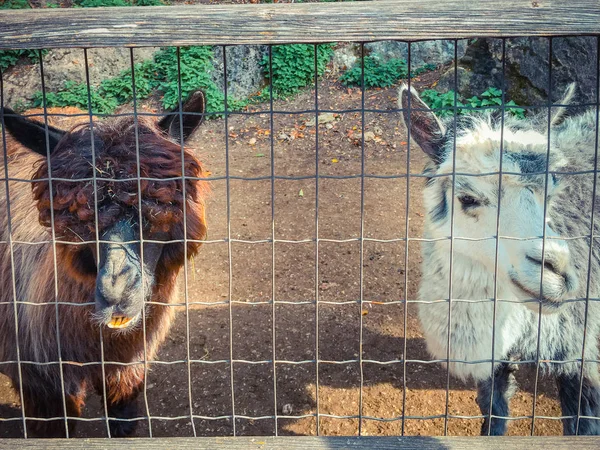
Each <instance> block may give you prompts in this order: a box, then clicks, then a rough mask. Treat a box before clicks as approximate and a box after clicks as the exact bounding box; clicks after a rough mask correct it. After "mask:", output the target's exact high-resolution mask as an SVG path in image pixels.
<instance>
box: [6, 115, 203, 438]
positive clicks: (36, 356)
mask: <svg viewBox="0 0 600 450" xmlns="http://www.w3.org/2000/svg"><path fill="white" fill-rule="evenodd" d="M58 112H61V113H64V111H60V110H52V109H50V110H49V113H50V114H52V113H58ZM73 112H74V111H73V110H72V109H71V110H70V111H67V113H73ZM79 113H81V112H79ZM79 122H80V124H77V125H75V126H74V127H73V128H72V129H71V131H70V132H69V133H67V134H66V135H65V136H64V137H63V138H62V140H61V142H60V144H59V146H58V147H57V148H56V150H55V151H54V152H53V153H52V155H51V158H50V159H51V175H52V186H51V188H50V183H49V182H48V181H47V179H46V178H47V177H48V175H49V171H48V165H47V161H46V158H43V157H40V156H39V155H37V154H35V153H33V152H32V151H30V150H28V149H25V148H23V147H22V146H20V145H19V144H18V143H17V142H15V140H14V139H12V138H11V136H10V135H9V134H7V133H5V135H6V136H5V138H6V142H7V155H8V159H7V161H6V162H7V165H8V173H9V176H10V177H11V178H19V179H24V180H33V182H20V181H10V183H9V197H10V204H9V205H7V201H6V200H7V192H6V188H5V183H4V181H2V183H1V185H0V286H2V288H1V290H0V371H2V372H4V373H5V374H7V375H8V376H9V377H10V378H11V379H12V380H13V383H14V386H15V389H16V390H17V391H19V389H20V388H22V390H23V402H24V404H23V407H24V408H25V414H26V416H28V417H42V418H48V417H63V416H64V409H63V395H62V392H63V386H62V383H61V376H60V370H61V367H60V366H59V364H58V363H57V361H59V356H60V359H62V361H63V364H62V371H63V375H64V392H65V394H66V395H65V401H66V407H67V414H68V415H69V416H73V417H77V416H79V415H80V412H81V408H82V406H83V402H84V399H85V396H86V394H87V392H88V391H89V389H95V390H96V392H98V393H99V394H102V392H103V390H104V389H103V384H105V387H106V394H107V399H106V400H107V403H108V407H109V416H111V417H130V416H132V415H135V414H133V412H135V409H133V412H132V411H130V409H131V402H132V401H133V400H135V397H136V396H137V393H138V391H139V390H140V389H141V388H142V386H143V381H144V366H143V363H141V362H142V361H144V360H151V359H153V358H154V356H155V354H156V352H157V349H158V347H159V345H160V344H161V343H162V341H163V340H164V338H165V336H166V334H167V332H168V330H169V327H170V325H171V321H172V317H173V308H172V307H169V306H168V303H169V302H170V301H171V299H173V298H174V297H175V296H176V278H177V275H178V273H179V270H180V269H181V267H182V265H183V263H184V247H183V244H182V243H172V244H167V245H165V246H164V249H163V253H162V254H161V257H160V259H159V262H158V265H157V268H156V271H155V274H154V276H155V283H154V290H153V294H152V298H151V299H150V300H151V301H152V302H155V303H159V305H156V304H151V305H149V306H147V307H146V348H147V354H146V355H144V342H143V334H142V329H141V327H138V328H135V329H133V330H131V331H129V332H127V333H124V332H123V331H122V330H112V329H109V328H105V327H103V328H102V329H100V327H99V326H98V325H96V324H95V323H94V321H93V320H92V318H91V315H92V313H93V311H94V305H93V303H94V289H95V278H96V273H95V271H93V272H92V271H86V270H84V269H83V268H84V266H85V264H84V263H85V261H84V263H82V258H83V259H85V258H86V257H88V258H89V255H90V253H89V252H88V253H87V254H86V253H85V252H86V249H89V247H90V245H72V244H67V243H65V244H60V243H58V244H56V246H55V247H56V256H55V255H54V250H53V245H52V244H51V243H49V242H48V241H50V240H51V238H52V235H51V229H50V225H51V224H50V221H51V219H50V197H51V196H52V199H53V202H52V203H53V207H54V225H55V233H56V239H57V240H63V241H69V242H82V241H93V240H94V239H96V234H95V214H94V210H95V208H96V207H97V210H98V228H99V231H100V233H102V231H103V230H104V229H106V228H107V227H109V226H111V225H112V224H114V223H115V221H116V220H117V219H123V218H127V219H130V220H131V221H132V223H133V222H136V223H137V222H138V217H139V211H138V207H139V199H138V182H137V180H136V179H135V178H136V177H137V162H136V161H137V158H136V151H135V149H136V141H135V127H134V122H133V119H132V118H121V119H116V120H115V119H110V120H106V121H101V122H95V124H94V143H95V155H96V168H95V170H96V176H97V200H98V204H97V205H96V204H95V203H94V189H93V188H94V186H93V182H92V181H78V180H77V179H81V178H91V177H92V176H93V172H92V171H93V170H94V168H93V164H92V153H91V145H90V141H91V135H90V129H89V124H88V123H87V119H86V118H79ZM0 147H1V146H0ZM139 150H140V152H139V160H140V169H139V170H140V175H141V176H142V177H148V178H157V179H164V178H174V177H181V170H182V163H181V155H182V151H181V146H180V145H179V144H177V143H175V142H174V141H172V140H170V139H168V137H167V136H166V135H165V134H164V133H163V132H161V131H160V130H159V129H158V128H157V126H156V124H155V123H154V122H153V121H147V120H143V119H140V122H139ZM4 158H5V157H4V155H0V167H2V169H0V174H2V176H3V175H4V169H3V167H4V164H5V160H4ZM184 161H185V164H184V165H185V176H186V177H190V178H191V179H190V178H188V179H187V180H186V186H185V188H186V198H185V199H184V196H183V185H182V181H181V178H179V179H173V180H167V181H149V180H142V181H141V193H142V199H141V207H142V211H141V215H142V222H143V223H142V227H143V231H144V236H145V237H147V236H154V235H156V233H159V234H160V236H161V239H163V240H177V239H183V238H184V226H183V208H184V207H186V208H187V209H186V211H187V238H188V239H191V240H202V239H204V237H205V234H206V225H205V218H204V202H203V199H204V197H205V195H206V192H207V183H206V182H204V181H201V180H198V179H194V178H201V177H202V176H203V172H202V167H201V165H200V162H199V161H198V160H197V159H196V158H195V157H194V156H193V155H192V153H191V152H189V151H187V150H186V151H185V153H184ZM55 178H61V179H65V180H69V181H58V180H55ZM45 179H46V180H45ZM36 180H38V181H36ZM71 180H73V181H71ZM117 180H118V181H117ZM32 190H33V197H32ZM8 207H10V215H11V222H10V225H11V226H12V236H9V223H8ZM11 237H12V241H13V254H12V258H11V251H10V246H9V244H8V241H9V239H10V238H11ZM32 242H36V243H37V244H30V243H32ZM187 246H188V247H187V254H188V256H190V257H191V256H193V255H195V254H196V252H197V251H198V248H199V246H200V245H199V243H197V242H188V244H187ZM55 257H56V270H55V263H54V261H55ZM13 277H14V278H13ZM13 279H14V280H15V285H14V286H13ZM15 298H16V300H17V303H16V304H15V302H14V299H15ZM55 300H58V301H59V302H68V303H71V304H70V305H64V304H61V305H59V306H57V304H56V302H55ZM163 305H164V306H163ZM15 312H16V313H17V319H15ZM57 321H58V322H57ZM57 331H58V333H57ZM101 336H102V339H103V344H104V345H103V348H104V361H106V364H105V365H104V370H105V373H106V378H105V379H103V378H102V368H101V365H100V364H97V363H98V362H99V361H101V356H102V355H101V346H100V343H101ZM59 343H60V353H59ZM17 349H18V350H19V357H20V360H21V361H22V364H21V371H22V374H21V376H22V380H23V382H22V384H21V385H19V379H20V377H19V369H18V365H17V364H16V361H17V358H18V355H17ZM136 361H140V364H132V365H115V364H111V363H110V362H121V363H132V362H133V363H135V362H136ZM2 362H9V363H2ZM25 362H26V363H25ZM39 363H42V364H39ZM46 363H47V364H46ZM82 363H84V364H87V363H94V364H91V365H81V364H82ZM134 424H135V422H113V423H112V424H111V432H112V433H113V435H115V434H116V435H127V434H130V433H131V431H132V430H133V425H134ZM69 425H71V424H69ZM28 431H29V433H30V435H31V434H33V435H43V436H64V435H65V427H64V420H57V421H35V420H28Z"/></svg>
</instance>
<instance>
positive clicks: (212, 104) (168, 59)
mask: <svg viewBox="0 0 600 450" xmlns="http://www.w3.org/2000/svg"><path fill="white" fill-rule="evenodd" d="M212 58H213V53H212V48H211V47H208V46H197V47H181V49H180V62H181V98H182V100H185V99H186V98H187V97H188V96H189V95H190V94H191V93H192V92H194V91H196V90H198V89H202V90H203V91H204V93H205V94H206V98H207V107H206V109H207V111H208V112H211V111H212V112H218V111H224V110H225V106H224V104H225V98H224V95H223V93H222V92H221V91H220V89H219V88H218V86H217V85H216V84H215V83H214V82H213V81H212V78H211V76H210V71H211V70H212ZM134 72H135V93H136V98H137V99H144V98H147V97H149V96H150V95H152V93H153V92H155V91H156V90H158V91H159V92H161V93H162V94H163V98H162V104H163V107H164V108H165V109H173V108H175V107H176V106H177V105H178V103H179V82H178V78H179V72H178V68H177V49H176V48H172V47H170V48H165V49H161V50H159V51H158V52H156V54H155V55H154V59H153V60H148V61H144V62H141V63H137V64H136V65H135V66H134ZM90 95H91V103H92V105H91V106H92V111H93V112H94V113H100V114H110V113H112V112H113V111H114V110H115V109H116V108H117V107H118V106H119V105H123V104H125V103H129V102H131V101H132V100H133V83H132V76H131V69H127V70H124V71H123V72H121V73H120V74H119V75H118V76H116V77H114V78H109V79H106V80H104V81H102V83H100V85H99V86H97V87H94V86H91V87H90ZM42 105H43V95H42V93H41V92H37V93H36V94H35V96H34V102H33V106H42ZM46 105H47V106H49V107H52V106H77V107H79V108H81V109H84V110H87V109H88V88H87V86H86V84H85V83H75V82H67V83H66V84H65V87H64V89H62V90H60V91H58V92H49V93H47V94H46ZM245 105H246V102H240V101H235V100H229V101H228V108H229V110H232V111H234V110H239V109H241V108H242V107H244V106H245Z"/></svg>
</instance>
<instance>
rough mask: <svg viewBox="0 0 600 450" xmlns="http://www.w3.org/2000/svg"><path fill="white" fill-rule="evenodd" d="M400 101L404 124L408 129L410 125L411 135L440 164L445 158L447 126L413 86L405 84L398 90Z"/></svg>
mask: <svg viewBox="0 0 600 450" xmlns="http://www.w3.org/2000/svg"><path fill="white" fill-rule="evenodd" d="M409 99H410V109H409ZM398 103H399V105H398V106H399V107H401V108H402V117H403V119H404V124H405V126H406V128H407V129H408V128H409V127H410V136H411V137H412V138H413V139H414V140H415V142H416V143H417V144H418V145H419V147H421V149H422V150H423V151H424V152H425V153H427V155H429V157H430V158H431V159H432V160H433V161H434V162H436V163H438V164H439V163H440V162H441V161H442V160H443V150H444V137H445V135H446V128H445V127H444V125H443V124H442V122H440V119H438V117H437V116H436V115H435V113H434V112H433V111H431V109H429V107H428V106H427V105H426V104H425V103H424V102H423V100H421V98H420V97H419V94H417V91H416V90H415V89H413V88H411V89H410V91H409V90H408V88H407V87H406V85H403V86H402V87H401V88H400V90H399V92H398Z"/></svg>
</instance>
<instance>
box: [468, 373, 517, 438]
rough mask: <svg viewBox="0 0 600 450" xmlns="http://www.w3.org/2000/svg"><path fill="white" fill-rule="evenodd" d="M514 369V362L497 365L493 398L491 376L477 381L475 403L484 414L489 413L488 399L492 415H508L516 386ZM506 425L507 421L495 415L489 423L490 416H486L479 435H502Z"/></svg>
mask: <svg viewBox="0 0 600 450" xmlns="http://www.w3.org/2000/svg"><path fill="white" fill-rule="evenodd" d="M515 370H516V366H515V365H514V364H507V363H502V364H500V366H498V368H497V369H496V373H495V375H494V380H493V383H494V384H493V386H494V392H493V396H494V397H493V398H491V395H492V392H491V390H492V377H490V378H488V379H487V380H485V381H482V382H479V383H477V404H478V405H479V409H480V410H481V413H482V414H483V415H484V416H487V415H488V414H489V413H490V399H491V411H492V415H494V416H502V417H508V416H509V414H510V413H509V408H508V403H509V401H510V398H511V397H512V396H513V394H514V391H515V388H516V382H515V376H514V375H513V372H514V371H515ZM506 425H507V421H506V420H505V419H499V418H496V417H494V418H492V421H491V425H490V418H489V417H486V418H485V419H484V420H483V425H482V426H481V435H482V436H487V435H488V434H490V435H492V436H502V435H504V433H506Z"/></svg>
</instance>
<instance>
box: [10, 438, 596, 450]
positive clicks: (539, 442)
mask: <svg viewBox="0 0 600 450" xmlns="http://www.w3.org/2000/svg"><path fill="white" fill-rule="evenodd" d="M122 446H126V447H125V448H127V449H132V450H134V449H143V450H149V449H167V448H168V449H172V448H176V449H183V450H185V449H194V450H196V449H198V450H200V449H229V450H234V449H240V450H241V449H243V450H254V449H255V450H279V449H282V448H285V449H286V450H319V449H355V450H361V449H364V450H367V449H368V450H371V449H381V450H387V449H398V448H402V449H407V450H413V449H414V450H433V449H447V450H455V449H456V450H458V449H477V450H479V449H482V448H485V449H486V450H506V449H507V448H510V449H511V450H512V449H517V450H518V449H527V450H533V449H544V450H547V449H553V448H567V447H568V448H569V449H570V450H579V449H581V450H584V449H585V450H587V449H591V448H600V438H598V437H543V436H540V437H447V438H443V437H421V436H419V437H417V436H414V437H388V436H385V437H361V438H357V437H295V436H289V437H252V438H251V437H236V438H233V437H222V438H218V437H217V438H155V439H44V440H38V439H29V440H20V441H16V440H14V439H0V450H4V449H7V450H8V449H10V450H12V449H14V448H32V449H33V448H35V449H48V450H52V449H56V450H69V449H74V448H85V449H86V450H100V449H107V450H109V449H114V448H121V447H122Z"/></svg>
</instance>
